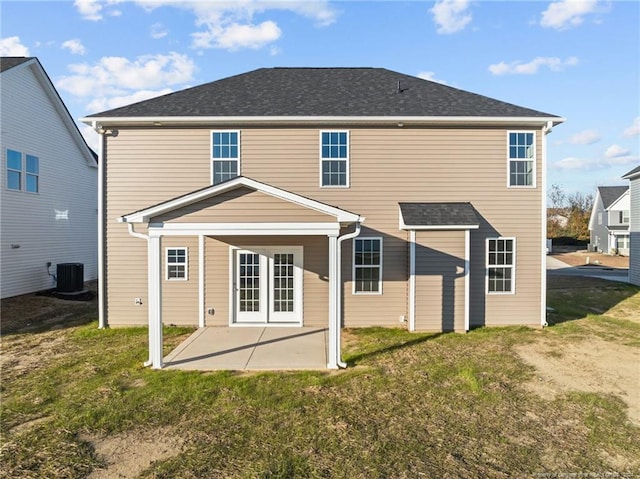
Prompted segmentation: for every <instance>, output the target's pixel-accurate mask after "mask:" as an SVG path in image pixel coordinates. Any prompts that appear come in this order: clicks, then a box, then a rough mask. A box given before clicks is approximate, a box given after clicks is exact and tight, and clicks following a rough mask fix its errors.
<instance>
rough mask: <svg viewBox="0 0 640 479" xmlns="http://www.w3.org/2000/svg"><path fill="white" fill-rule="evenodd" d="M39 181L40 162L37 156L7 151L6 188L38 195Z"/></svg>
mask: <svg viewBox="0 0 640 479" xmlns="http://www.w3.org/2000/svg"><path fill="white" fill-rule="evenodd" d="M39 179H40V160H39V158H38V157H37V156H33V155H23V154H22V153H21V152H19V151H15V150H7V188H9V189H10V190H17V191H28V192H29V193H38V191H39V190H40V185H39Z"/></svg>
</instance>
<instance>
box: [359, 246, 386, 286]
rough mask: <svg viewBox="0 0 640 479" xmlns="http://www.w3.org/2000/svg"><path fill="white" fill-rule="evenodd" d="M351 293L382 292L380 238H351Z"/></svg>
mask: <svg viewBox="0 0 640 479" xmlns="http://www.w3.org/2000/svg"><path fill="white" fill-rule="evenodd" d="M353 293H354V294H381V293H382V238H356V239H354V240H353Z"/></svg>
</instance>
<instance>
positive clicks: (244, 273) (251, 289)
mask: <svg viewBox="0 0 640 479" xmlns="http://www.w3.org/2000/svg"><path fill="white" fill-rule="evenodd" d="M239 256H240V271H239V278H238V279H239V293H240V311H241V312H243V313H244V312H247V311H260V255H259V254H257V253H240V255H239Z"/></svg>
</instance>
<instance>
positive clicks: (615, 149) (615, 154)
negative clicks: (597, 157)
mask: <svg viewBox="0 0 640 479" xmlns="http://www.w3.org/2000/svg"><path fill="white" fill-rule="evenodd" d="M629 153H631V151H630V150H627V149H626V148H622V147H621V146H620V145H611V146H610V147H609V148H607V151H605V152H604V156H605V157H607V158H619V157H621V156H628V155H629Z"/></svg>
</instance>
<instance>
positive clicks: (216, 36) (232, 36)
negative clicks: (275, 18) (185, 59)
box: [193, 20, 282, 51]
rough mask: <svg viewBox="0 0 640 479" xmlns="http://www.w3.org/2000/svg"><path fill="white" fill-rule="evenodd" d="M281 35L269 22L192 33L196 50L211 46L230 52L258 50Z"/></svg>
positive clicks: (231, 25) (235, 25) (221, 27)
mask: <svg viewBox="0 0 640 479" xmlns="http://www.w3.org/2000/svg"><path fill="white" fill-rule="evenodd" d="M281 35H282V30H280V28H279V27H278V25H276V24H275V23H274V22H272V21H270V20H267V21H265V22H262V23H261V24H260V25H249V24H245V25H240V24H238V23H232V24H230V25H226V26H213V27H212V28H211V30H209V31H206V32H197V33H194V34H193V38H194V42H193V43H194V46H195V47H197V48H209V47H211V46H213V47H215V48H222V49H225V50H231V51H234V50H239V49H241V48H252V49H254V50H258V49H260V48H262V47H263V46H265V45H268V44H270V43H273V42H275V41H276V40H278V38H280V36H281ZM212 44H213V45H212Z"/></svg>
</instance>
